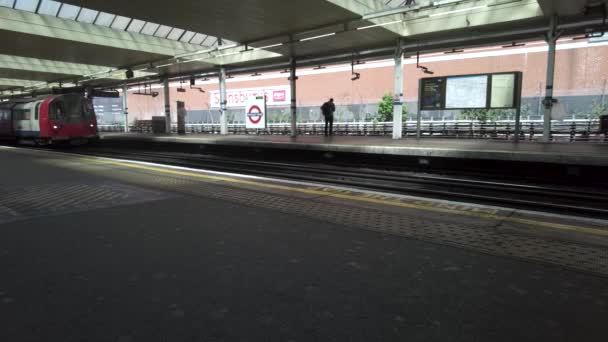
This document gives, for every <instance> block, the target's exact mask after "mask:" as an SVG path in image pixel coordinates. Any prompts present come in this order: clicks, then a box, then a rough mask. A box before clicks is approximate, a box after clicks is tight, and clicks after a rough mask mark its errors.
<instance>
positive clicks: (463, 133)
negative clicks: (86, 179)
mask: <svg viewBox="0 0 608 342" xmlns="http://www.w3.org/2000/svg"><path fill="white" fill-rule="evenodd" d="M324 128H325V125H324V123H322V122H311V123H298V125H297V129H298V134H299V135H323V134H324ZM171 130H172V132H173V133H176V132H177V125H176V124H173V125H172V127H171ZM99 131H100V132H122V131H124V128H123V126H120V125H99ZM129 131H130V132H136V133H152V125H151V124H146V122H144V123H141V122H140V124H139V125H137V126H130V127H129ZM228 132H229V133H230V134H234V135H237V134H238V135H288V134H290V132H291V128H290V125H289V124H288V123H280V124H274V123H271V124H268V128H266V129H247V128H246V127H245V124H229V125H228ZM392 132H393V123H392V122H348V123H341V122H338V123H335V124H334V135H338V136H390V135H392ZM551 132H552V136H553V140H554V141H571V142H574V141H592V142H608V136H607V134H606V133H602V132H600V127H599V121H597V120H565V121H554V122H553V123H552V128H551ZM186 133H188V134H220V125H219V124H186ZM520 134H521V135H520V140H528V141H534V140H538V139H540V138H541V137H542V135H543V122H542V121H541V120H536V121H522V123H521V130H520ZM403 135H404V136H416V122H414V121H408V122H405V123H404V124H403ZM421 135H422V137H425V138H429V137H437V138H463V139H498V140H512V139H514V136H515V122H514V121H496V122H486V123H483V122H479V121H423V122H422V124H421Z"/></svg>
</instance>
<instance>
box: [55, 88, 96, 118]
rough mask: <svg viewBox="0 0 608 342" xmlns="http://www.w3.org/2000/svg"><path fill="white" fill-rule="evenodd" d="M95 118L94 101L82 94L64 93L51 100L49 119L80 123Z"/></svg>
mask: <svg viewBox="0 0 608 342" xmlns="http://www.w3.org/2000/svg"><path fill="white" fill-rule="evenodd" d="M93 118H95V111H94V109H93V103H92V102H91V101H90V100H89V99H87V98H86V97H84V96H82V95H77V94H68V95H62V96H59V97H57V98H55V99H54V100H53V102H51V105H50V108H49V119H50V120H52V121H58V122H62V123H66V124H67V123H80V122H83V121H89V120H91V119H93Z"/></svg>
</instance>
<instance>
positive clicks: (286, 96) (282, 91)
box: [209, 86, 291, 108]
mask: <svg viewBox="0 0 608 342" xmlns="http://www.w3.org/2000/svg"><path fill="white" fill-rule="evenodd" d="M209 94H210V96H211V108H219V107H220V92H219V91H218V90H213V91H210V92H209ZM251 96H266V98H267V99H268V105H269V106H290V105H291V92H290V90H289V86H275V87H262V88H242V89H227V90H226V97H227V100H228V108H239V107H240V108H243V107H245V105H246V102H247V101H248V99H249V98H250V97H251Z"/></svg>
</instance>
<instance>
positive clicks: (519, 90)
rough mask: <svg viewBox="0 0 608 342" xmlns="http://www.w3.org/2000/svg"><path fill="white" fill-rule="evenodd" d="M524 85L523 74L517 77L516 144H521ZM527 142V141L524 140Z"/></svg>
mask: <svg viewBox="0 0 608 342" xmlns="http://www.w3.org/2000/svg"><path fill="white" fill-rule="evenodd" d="M522 83H523V76H522V74H521V73H518V74H517V75H516V80H515V88H516V95H515V96H516V99H517V101H515V142H519V140H520V139H521V96H522V89H523V88H522V87H523V86H522ZM524 140H525V139H524Z"/></svg>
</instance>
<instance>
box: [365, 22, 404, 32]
mask: <svg viewBox="0 0 608 342" xmlns="http://www.w3.org/2000/svg"><path fill="white" fill-rule="evenodd" d="M402 22H403V20H395V21H391V22H388V23H382V24H375V25H368V26H362V27H357V30H366V29H369V28H372V27H380V26H387V25H393V24H398V23H402Z"/></svg>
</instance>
